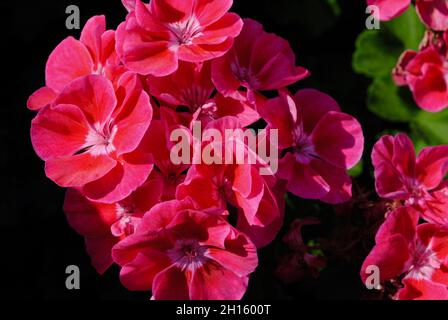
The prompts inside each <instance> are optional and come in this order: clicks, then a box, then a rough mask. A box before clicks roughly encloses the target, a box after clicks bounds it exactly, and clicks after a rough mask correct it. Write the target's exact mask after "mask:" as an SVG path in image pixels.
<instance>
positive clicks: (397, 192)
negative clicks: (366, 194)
mask: <svg viewBox="0 0 448 320" xmlns="http://www.w3.org/2000/svg"><path fill="white" fill-rule="evenodd" d="M372 163H373V165H374V167H375V187H376V191H377V193H378V195H379V196H380V197H382V198H386V199H391V200H397V201H400V202H402V203H403V204H405V205H410V206H413V207H414V208H415V209H417V210H418V211H420V212H421V214H422V217H423V218H425V219H426V220H427V221H429V222H432V223H438V224H445V225H448V214H447V210H448V188H447V187H446V186H445V184H444V182H443V180H444V178H445V175H446V173H447V172H448V146H437V147H426V148H423V149H422V151H420V153H419V155H418V157H417V158H416V157H415V151H414V146H413V144H412V141H411V140H410V139H409V137H408V136H407V135H405V134H398V135H396V136H395V137H394V136H390V135H386V136H383V137H382V138H381V139H380V140H379V141H378V142H377V143H376V144H375V146H374V147H373V151H372Z"/></svg>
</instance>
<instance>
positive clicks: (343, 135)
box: [259, 89, 364, 203]
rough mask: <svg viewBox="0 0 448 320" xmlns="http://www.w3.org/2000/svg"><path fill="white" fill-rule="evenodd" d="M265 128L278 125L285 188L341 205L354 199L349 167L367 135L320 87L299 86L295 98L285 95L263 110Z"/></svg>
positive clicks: (309, 197) (355, 161)
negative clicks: (318, 88)
mask: <svg viewBox="0 0 448 320" xmlns="http://www.w3.org/2000/svg"><path fill="white" fill-rule="evenodd" d="M259 112H260V114H261V116H262V117H263V118H264V119H265V120H266V121H267V122H268V127H267V129H271V128H275V129H278V136H279V147H280V149H281V150H283V153H284V156H283V158H282V159H281V160H280V161H279V171H278V174H277V175H278V177H279V178H281V179H284V180H286V181H288V184H287V189H288V191H290V192H292V193H293V194H295V195H297V196H299V197H302V198H308V199H320V200H322V201H325V202H328V203H341V202H344V201H347V200H349V199H350V197H351V187H352V184H351V180H350V177H349V176H348V174H347V169H349V168H351V167H353V166H354V165H355V164H356V163H357V162H358V161H359V160H360V158H361V155H362V151H363V142H364V138H363V134H362V130H361V126H360V124H359V123H358V121H356V119H355V118H353V117H352V116H350V115H348V114H346V113H342V112H341V111H340V108H339V106H338V104H337V103H336V101H334V100H333V99H332V98H331V97H329V96H328V95H326V94H324V93H321V92H319V91H316V90H309V89H307V90H301V91H298V92H297V94H296V95H295V96H294V97H292V96H290V95H289V94H287V93H282V95H281V96H280V97H278V98H275V99H272V100H270V101H269V102H268V103H266V105H265V106H264V107H263V108H262V109H260V110H259Z"/></svg>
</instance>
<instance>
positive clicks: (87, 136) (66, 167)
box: [31, 74, 152, 203]
mask: <svg viewBox="0 0 448 320" xmlns="http://www.w3.org/2000/svg"><path fill="white" fill-rule="evenodd" d="M119 88H121V89H120V90H119V91H117V92H120V94H122V93H124V96H120V97H119V98H117V96H116V93H115V91H114V87H113V86H112V83H111V82H110V81H109V80H107V79H106V78H104V77H102V76H98V75H93V76H85V77H83V78H79V79H77V80H74V81H72V82H71V83H70V84H69V85H68V86H66V87H65V88H64V90H63V91H62V92H61V94H60V95H59V96H58V98H57V99H56V100H55V102H54V104H53V105H52V106H49V107H46V108H44V109H42V110H40V112H39V113H38V114H37V116H36V117H35V119H34V120H33V121H32V125H31V139H32V142H33V146H34V149H35V151H36V153H37V154H38V155H39V157H41V158H42V159H43V160H44V161H45V172H46V174H47V176H48V177H49V178H50V179H52V180H53V181H54V182H56V183H57V184H58V185H60V186H62V187H79V188H81V192H82V193H83V194H84V195H86V196H87V197H88V198H89V199H91V200H97V201H101V202H108V203H113V202H116V201H119V200H122V199H123V198H125V197H127V196H128V195H129V194H130V193H131V192H132V191H134V190H135V189H137V187H139V186H140V185H141V184H143V183H144V182H145V180H146V178H147V177H148V175H149V173H150V171H151V169H152V159H151V157H150V155H149V154H146V153H143V152H141V151H140V150H139V148H138V147H139V144H140V141H141V140H142V138H143V135H144V134H145V132H146V130H147V128H148V126H149V123H150V122H151V117H152V107H151V104H150V101H149V97H148V95H147V94H146V93H145V92H144V91H143V90H142V88H141V83H140V81H139V80H138V78H137V77H136V76H135V75H133V74H125V75H123V76H122V78H121V79H120V84H119Z"/></svg>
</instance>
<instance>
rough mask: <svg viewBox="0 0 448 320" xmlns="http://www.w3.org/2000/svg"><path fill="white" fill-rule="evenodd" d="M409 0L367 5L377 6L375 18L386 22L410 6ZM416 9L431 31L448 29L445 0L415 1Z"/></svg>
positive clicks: (373, 0)
mask: <svg viewBox="0 0 448 320" xmlns="http://www.w3.org/2000/svg"><path fill="white" fill-rule="evenodd" d="M411 3H412V1H411V0H367V4H368V5H374V6H377V7H378V9H379V12H378V11H376V12H375V14H376V18H377V19H379V20H383V21H388V20H391V19H394V18H396V17H398V16H400V15H401V14H402V13H403V12H405V11H406V10H407V9H408V8H409V6H410V5H411ZM415 5H416V9H417V13H418V14H419V16H420V18H421V19H422V21H423V22H424V23H425V24H426V25H427V26H428V27H429V28H431V29H433V30H436V31H444V30H447V29H448V2H447V1H446V0H416V3H415Z"/></svg>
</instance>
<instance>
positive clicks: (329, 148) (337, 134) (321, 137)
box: [311, 111, 364, 169]
mask: <svg viewBox="0 0 448 320" xmlns="http://www.w3.org/2000/svg"><path fill="white" fill-rule="evenodd" d="M311 141H312V142H313V144H314V149H315V152H316V153H317V154H318V155H319V157H320V158H322V159H323V160H325V161H327V162H329V163H331V164H333V165H334V166H336V167H339V168H343V169H349V168H351V167H353V166H354V165H355V164H356V163H357V162H358V161H359V160H360V159H361V156H362V151H363V148H364V136H363V134H362V129H361V125H360V124H359V122H358V121H357V120H356V119H355V118H353V117H352V116H350V115H348V114H345V113H341V112H334V111H330V112H329V113H327V114H326V115H325V116H324V117H323V118H322V119H320V121H319V122H318V123H317V125H316V127H315V128H314V130H313V132H312V134H311Z"/></svg>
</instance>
